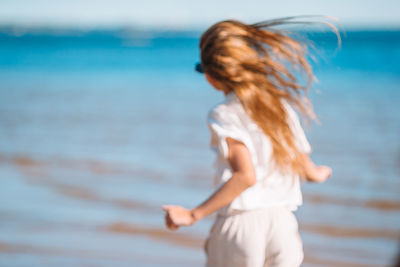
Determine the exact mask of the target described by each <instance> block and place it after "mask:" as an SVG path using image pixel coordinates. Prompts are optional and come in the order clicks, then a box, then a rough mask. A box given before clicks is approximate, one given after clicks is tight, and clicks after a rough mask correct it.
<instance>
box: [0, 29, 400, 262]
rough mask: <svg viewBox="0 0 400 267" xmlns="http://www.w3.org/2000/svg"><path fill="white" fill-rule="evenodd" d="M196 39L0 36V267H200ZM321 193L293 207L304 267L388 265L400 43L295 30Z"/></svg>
mask: <svg viewBox="0 0 400 267" xmlns="http://www.w3.org/2000/svg"><path fill="white" fill-rule="evenodd" d="M200 34H201V33H200V32H165V31H143V30H132V29H115V30H99V29H98V30H91V31H78V30H54V29H19V28H12V27H8V28H7V27H3V28H1V29H0V266H203V264H204V262H205V254H204V251H203V242H204V240H205V238H206V236H207V234H208V231H209V228H210V226H211V224H212V221H213V218H214V217H213V216H214V215H212V216H210V217H208V218H206V219H204V220H202V221H200V222H198V223H197V224H196V225H194V226H192V227H190V228H182V229H180V230H179V231H177V232H170V231H167V230H166V229H165V227H164V213H163V211H162V209H161V205H162V204H179V205H183V206H185V207H187V208H192V207H194V206H195V205H197V204H199V203H201V202H202V201H203V200H205V199H206V198H207V197H208V196H209V195H210V194H211V193H212V192H213V186H212V184H213V169H212V163H213V161H214V157H215V155H214V154H213V152H212V151H211V150H210V149H209V147H208V145H209V133H208V129H207V126H206V114H207V112H208V110H209V109H210V108H211V107H212V106H214V105H215V104H216V103H218V102H220V101H221V100H222V99H223V96H222V95H221V93H219V92H217V91H215V90H213V89H212V88H211V87H210V85H208V84H207V82H206V80H205V79H204V76H202V75H201V74H198V73H196V72H195V71H194V66H195V63H196V62H198V61H199V53H200V52H199V48H198V42H199V37H200ZM306 34H307V36H308V37H309V38H310V39H311V40H312V41H313V43H314V46H315V49H314V50H313V51H312V52H313V54H314V55H315V58H316V59H317V60H316V61H313V67H314V71H315V74H316V76H317V78H318V82H316V83H314V85H313V87H312V89H311V91H310V97H311V99H312V101H313V104H314V107H315V112H316V114H317V115H318V117H319V121H320V123H319V124H316V123H314V124H313V125H312V127H311V129H310V130H308V131H306V133H307V136H308V138H309V141H310V143H311V144H312V147H313V153H312V158H313V160H314V161H315V162H316V163H318V164H325V165H329V166H331V167H332V169H333V176H332V178H331V179H330V180H328V181H327V182H325V183H323V184H303V187H302V190H303V196H304V204H303V206H301V207H300V208H299V210H298V211H296V216H297V218H298V220H299V226H300V235H301V237H302V240H303V244H304V251H305V261H304V266H306V267H311V266H341V267H347V266H348V267H354V266H366V267H375V266H391V265H392V264H393V263H394V260H395V257H396V255H397V253H398V251H399V250H400V247H399V244H400V179H399V178H400V64H399V62H400V31H396V30H391V31H389V30H381V31H380V30H351V29H347V30H343V31H342V45H341V47H338V44H337V40H336V37H335V35H334V34H332V33H322V32H308V33H306Z"/></svg>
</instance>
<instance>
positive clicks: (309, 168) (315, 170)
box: [302, 154, 332, 183]
mask: <svg viewBox="0 0 400 267" xmlns="http://www.w3.org/2000/svg"><path fill="white" fill-rule="evenodd" d="M302 161H303V166H304V172H305V177H304V178H305V179H306V180H307V181H309V182H316V183H322V182H324V181H326V180H327V179H328V178H329V177H330V176H331V175H332V169H331V168H329V167H328V166H316V165H315V164H314V162H313V161H312V160H311V158H310V157H309V156H308V155H306V154H304V155H303V158H302Z"/></svg>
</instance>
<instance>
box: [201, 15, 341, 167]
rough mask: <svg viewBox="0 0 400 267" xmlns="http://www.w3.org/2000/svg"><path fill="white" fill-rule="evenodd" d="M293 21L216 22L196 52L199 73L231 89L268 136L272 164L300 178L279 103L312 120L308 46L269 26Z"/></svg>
mask: <svg viewBox="0 0 400 267" xmlns="http://www.w3.org/2000/svg"><path fill="white" fill-rule="evenodd" d="M293 18H294V17H289V18H282V19H276V20H269V21H264V22H260V23H255V24H245V23H242V22H239V21H237V20H226V21H222V22H218V23H216V24H214V25H212V26H211V27H210V28H209V29H208V30H206V31H205V32H204V33H203V34H202V36H201V39H200V50H201V65H202V68H203V71H204V72H205V73H207V74H208V75H210V76H211V77H212V78H213V79H215V80H216V81H218V82H219V84H222V85H223V86H224V91H227V92H230V91H234V92H235V93H236V95H237V96H238V98H239V99H240V101H241V103H242V105H243V107H244V109H245V111H246V112H247V114H248V115H249V116H250V117H251V118H252V119H253V121H254V122H255V123H256V124H257V125H258V126H259V127H260V128H261V129H262V131H263V132H264V133H265V135H267V136H268V137H269V139H270V141H271V144H272V148H273V149H272V160H273V163H274V164H275V166H276V167H277V168H278V169H279V170H280V171H282V172H283V173H298V174H300V175H303V174H304V170H303V167H302V160H301V156H302V153H301V152H300V151H299V148H298V147H297V146H296V142H295V136H294V134H293V132H292V130H291V128H290V126H289V122H288V114H287V111H286V109H285V107H284V105H283V103H282V101H281V100H286V101H287V102H288V103H289V104H291V105H292V106H294V107H295V108H296V109H297V110H298V111H299V112H301V114H302V115H303V116H304V117H305V118H308V119H310V118H311V119H316V116H315V114H314V112H313V107H312V105H311V102H310V101H309V99H308V97H307V90H308V88H309V87H310V85H311V81H312V79H313V77H314V76H313V72H312V69H311V66H310V64H309V62H308V61H307V59H306V54H307V45H306V44H305V43H303V42H300V41H298V40H295V39H294V38H292V37H289V36H288V34H287V33H286V32H285V31H283V30H276V29H272V28H271V27H272V26H275V25H282V24H286V23H290V22H289V21H290V20H291V19H293ZM293 23H299V22H293ZM300 23H301V22H300ZM329 26H332V27H333V28H334V30H335V32H336V33H337V34H338V32H337V31H336V28H335V27H334V26H333V25H329ZM338 37H339V38H340V36H338ZM339 40H340V39H339ZM297 72H299V73H301V74H303V75H304V77H305V78H306V81H305V84H301V82H300V81H299V79H298V78H297V77H296V74H297Z"/></svg>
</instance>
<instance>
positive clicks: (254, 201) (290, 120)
mask: <svg viewBox="0 0 400 267" xmlns="http://www.w3.org/2000/svg"><path fill="white" fill-rule="evenodd" d="M290 19H292V18H285V19H278V20H270V21H265V22H261V23H256V24H251V25H248V24H245V23H242V22H239V21H236V20H227V21H222V22H219V23H216V24H215V25H213V26H211V27H210V28H209V29H208V30H207V31H206V32H205V33H203V35H202V36H201V40H200V49H201V63H200V64H198V65H197V67H196V69H197V70H198V71H200V72H202V73H204V74H205V77H206V79H207V81H208V82H209V83H210V84H211V85H212V86H213V87H214V88H215V89H216V90H218V91H221V92H222V93H224V95H225V101H223V102H222V103H220V104H218V105H217V106H215V107H214V108H213V109H212V110H211V111H210V112H209V114H208V126H209V129H210V132H211V147H212V148H213V149H215V151H216V152H217V160H216V164H215V166H216V177H215V178H216V186H217V187H218V189H217V190H216V191H215V192H214V193H213V194H212V195H211V196H210V197H209V198H208V199H207V200H205V201H204V202H203V203H202V204H200V205H199V206H197V207H195V208H193V209H185V208H183V207H181V206H175V205H164V206H163V210H164V211H166V216H165V220H166V226H167V227H168V228H169V229H171V230H176V229H178V228H179V227H180V226H189V225H193V224H194V223H195V222H197V221H198V220H200V219H202V218H203V217H205V216H207V215H210V214H212V213H213V212H217V216H216V219H215V222H214V224H213V226H212V228H211V230H210V234H209V237H208V238H207V240H206V242H205V246H204V249H205V252H206V255H207V266H209V267H210V266H213V267H214V266H228V267H234V266H241V267H243V266H249V267H260V266H288V267H295V266H300V264H301V262H302V260H303V250H302V242H301V239H300V236H299V233H298V225H297V221H296V217H295V216H294V215H293V211H294V210H296V209H297V207H298V206H299V205H301V204H302V196H301V191H300V178H304V179H306V180H308V181H311V182H323V181H325V180H327V179H328V178H329V177H330V175H331V169H330V168H329V167H327V166H316V165H315V164H314V163H313V162H312V161H311V159H310V158H309V156H308V155H309V154H310V153H311V148H310V145H309V143H308V142H307V139H306V137H305V134H304V132H303V129H302V127H301V125H300V122H299V119H298V117H297V114H296V113H295V111H294V110H293V108H292V106H293V107H294V108H296V109H297V110H298V111H300V112H301V113H302V114H303V115H305V116H306V117H309V118H315V116H314V114H313V110H312V106H311V104H310V103H309V101H308V98H307V97H306V95H305V94H304V93H306V91H307V89H308V87H309V84H308V85H307V86H303V85H301V84H300V82H299V80H298V78H296V76H295V74H294V73H293V71H294V70H300V71H302V72H303V73H305V74H307V75H306V77H307V78H308V79H309V81H310V80H311V79H312V77H313V75H312V71H311V68H310V65H309V64H308V62H307V60H306V58H305V50H306V47H305V46H304V45H302V44H301V43H300V42H299V41H296V40H294V39H293V38H291V37H289V36H287V35H286V34H285V33H284V32H283V31H278V30H273V29H272V28H271V26H274V25H279V24H285V23H289V22H290Z"/></svg>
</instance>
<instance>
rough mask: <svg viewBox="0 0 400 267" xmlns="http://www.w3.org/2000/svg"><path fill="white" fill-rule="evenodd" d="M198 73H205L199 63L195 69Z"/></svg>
mask: <svg viewBox="0 0 400 267" xmlns="http://www.w3.org/2000/svg"><path fill="white" fill-rule="evenodd" d="M194 69H195V70H196V71H197V72H198V73H204V70H203V66H202V65H201V63H197V64H196V66H195V68H194Z"/></svg>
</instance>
